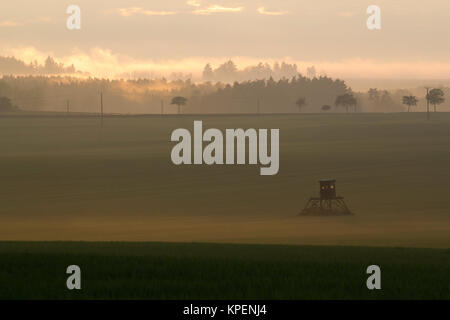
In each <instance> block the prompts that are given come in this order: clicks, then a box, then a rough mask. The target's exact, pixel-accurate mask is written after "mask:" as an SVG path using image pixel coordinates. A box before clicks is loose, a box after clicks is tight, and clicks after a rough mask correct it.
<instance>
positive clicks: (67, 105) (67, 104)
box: [66, 100, 69, 115]
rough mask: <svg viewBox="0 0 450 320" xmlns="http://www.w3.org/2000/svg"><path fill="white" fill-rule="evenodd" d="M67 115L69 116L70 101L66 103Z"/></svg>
mask: <svg viewBox="0 0 450 320" xmlns="http://www.w3.org/2000/svg"><path fill="white" fill-rule="evenodd" d="M66 107H67V115H69V100H67V101H66Z"/></svg>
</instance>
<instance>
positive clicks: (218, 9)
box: [193, 4, 244, 15]
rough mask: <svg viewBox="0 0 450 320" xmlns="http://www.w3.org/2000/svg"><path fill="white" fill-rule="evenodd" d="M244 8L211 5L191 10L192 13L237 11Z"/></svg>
mask: <svg viewBox="0 0 450 320" xmlns="http://www.w3.org/2000/svg"><path fill="white" fill-rule="evenodd" d="M243 10H244V7H222V6H219V5H216V4H215V5H212V6H209V7H208V8H205V9H198V10H195V11H193V13H194V14H203V15H208V14H214V13H237V12H241V11H243Z"/></svg>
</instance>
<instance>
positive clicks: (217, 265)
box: [0, 242, 450, 299]
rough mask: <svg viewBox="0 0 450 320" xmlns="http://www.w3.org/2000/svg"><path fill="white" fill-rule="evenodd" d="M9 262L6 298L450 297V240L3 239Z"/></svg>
mask: <svg viewBox="0 0 450 320" xmlns="http://www.w3.org/2000/svg"><path fill="white" fill-rule="evenodd" d="M71 264H77V265H79V266H80V268H81V270H82V271H81V276H82V280H81V290H73V291H70V290H67V289H66V286H65V284H66V279H67V276H68V275H67V274H66V272H65V271H66V268H67V266H68V265H71ZM371 264H377V265H379V266H380V268H381V275H382V280H381V290H373V291H371V290H367V288H366V279H367V277H368V275H367V274H366V268H367V266H369V265H371ZM0 265H1V266H2V267H1V268H0V299H450V275H449V272H448V270H449V268H450V251H449V250H448V249H447V250H445V249H407V248H374V247H339V246H335V247H322V246H281V245H230V244H198V243H197V244H192V243H191V244H189V243H184V244H181V243H130V242H128V243H105V242H102V243H78V242H72V243H70V242H50V243H48V242H47V243H45V242H44V243H42V242H41V243H40V242H33V243H27V242H2V243H0Z"/></svg>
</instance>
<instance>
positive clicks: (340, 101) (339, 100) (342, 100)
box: [334, 93, 357, 113]
mask: <svg viewBox="0 0 450 320" xmlns="http://www.w3.org/2000/svg"><path fill="white" fill-rule="evenodd" d="M334 104H335V105H336V107H345V110H346V111H347V113H348V108H349V107H351V106H354V107H355V108H356V104H357V102H356V99H355V97H354V96H353V95H352V94H351V93H344V94H342V95H340V96H337V97H336V100H335V102H334Z"/></svg>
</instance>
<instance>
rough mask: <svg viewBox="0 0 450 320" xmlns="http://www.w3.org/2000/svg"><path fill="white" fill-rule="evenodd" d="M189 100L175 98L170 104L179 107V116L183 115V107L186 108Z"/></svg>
mask: <svg viewBox="0 0 450 320" xmlns="http://www.w3.org/2000/svg"><path fill="white" fill-rule="evenodd" d="M186 103H187V99H186V98H185V97H175V98H173V99H172V102H171V103H170V104H175V105H177V106H178V114H181V106H185V105H186Z"/></svg>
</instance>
